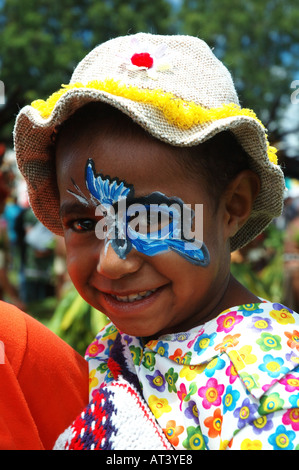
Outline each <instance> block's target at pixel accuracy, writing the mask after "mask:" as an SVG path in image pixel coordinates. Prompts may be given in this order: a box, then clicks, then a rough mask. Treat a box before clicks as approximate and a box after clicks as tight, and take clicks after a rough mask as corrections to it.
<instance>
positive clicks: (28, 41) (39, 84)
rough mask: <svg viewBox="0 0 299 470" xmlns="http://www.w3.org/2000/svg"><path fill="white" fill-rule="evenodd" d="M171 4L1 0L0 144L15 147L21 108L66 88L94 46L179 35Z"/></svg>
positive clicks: (137, 0)
mask: <svg viewBox="0 0 299 470" xmlns="http://www.w3.org/2000/svg"><path fill="white" fill-rule="evenodd" d="M171 12H172V8H171V5H170V3H169V2H168V1H167V0H155V2H149V1H148V0H132V1H130V2H123V1H122V0H103V1H98V2H95V1H92V0H81V1H80V2H78V1H77V0H63V1H61V2H59V1H57V0H54V1H53V0H22V1H20V0H2V1H1V0H0V37H1V41H0V79H1V80H2V81H3V82H4V85H5V98H6V100H5V101H6V103H5V106H2V107H1V108H0V141H1V140H2V141H5V142H6V143H8V144H11V131H12V126H13V122H14V119H15V115H16V114H17V112H18V109H19V108H21V107H22V106H24V105H25V104H28V103H30V102H31V101H32V100H34V99H36V98H46V97H47V96H48V95H49V94H50V93H52V92H53V91H55V90H56V89H58V88H60V86H61V84H62V83H67V82H68V81H69V79H70V75H71V73H72V71H73V69H74V67H75V66H76V65H77V63H78V62H79V61H80V60H81V59H82V58H83V57H84V56H85V55H86V53H87V52H88V51H89V50H90V49H92V48H93V47H94V46H95V45H97V44H99V43H101V42H103V41H106V40H108V39H110V38H112V37H114V36H117V35H125V34H128V33H136V32H138V31H145V32H153V33H160V34H165V33H171V32H174V30H173V28H172V26H171V25H172V21H171Z"/></svg>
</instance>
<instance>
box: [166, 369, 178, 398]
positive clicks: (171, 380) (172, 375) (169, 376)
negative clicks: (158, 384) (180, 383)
mask: <svg viewBox="0 0 299 470" xmlns="http://www.w3.org/2000/svg"><path fill="white" fill-rule="evenodd" d="M178 377H179V374H177V373H176V372H174V369H173V367H171V368H170V369H169V370H168V372H166V374H165V379H166V382H167V383H168V391H169V392H172V391H174V392H175V393H176V392H177V388H176V385H175V383H176V381H177V380H178Z"/></svg>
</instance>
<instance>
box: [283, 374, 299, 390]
mask: <svg viewBox="0 0 299 470" xmlns="http://www.w3.org/2000/svg"><path fill="white" fill-rule="evenodd" d="M279 382H280V383H281V384H283V385H284V386H285V390H286V392H294V391H295V390H299V379H298V378H297V377H296V376H295V375H293V374H287V375H286V376H285V377H284V379H283V380H280V381H279Z"/></svg>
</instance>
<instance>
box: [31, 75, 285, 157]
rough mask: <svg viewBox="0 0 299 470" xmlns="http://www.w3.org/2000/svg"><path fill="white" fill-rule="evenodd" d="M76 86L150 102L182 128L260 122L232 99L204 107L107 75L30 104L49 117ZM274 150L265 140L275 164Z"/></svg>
mask: <svg viewBox="0 0 299 470" xmlns="http://www.w3.org/2000/svg"><path fill="white" fill-rule="evenodd" d="M75 88H81V89H82V88H85V89H87V88H91V89H93V90H99V91H104V92H107V93H109V94H111V95H114V96H119V97H122V98H127V99H129V100H132V101H135V102H139V103H144V104H148V105H151V106H153V107H155V108H157V109H159V110H160V111H162V113H163V114H164V116H165V118H166V119H167V120H168V121H169V122H171V123H172V124H173V125H175V126H177V127H179V128H181V129H190V128H191V127H193V126H195V125H198V124H204V123H206V122H213V121H216V120H219V119H224V118H227V117H234V116H247V117H251V118H253V119H255V120H256V121H257V122H259V124H260V125H261V126H263V124H262V122H261V121H260V120H259V119H258V118H257V116H256V114H255V113H254V111H252V110H251V109H248V108H241V107H240V106H238V105H236V104H234V103H230V104H222V105H221V106H220V107H218V108H210V109H207V108H204V107H203V106H200V105H198V104H195V103H194V102H189V101H185V100H182V99H180V98H177V97H175V96H174V95H173V94H172V93H169V92H164V91H163V90H159V89H157V90H150V89H141V88H137V87H133V86H126V85H122V84H120V83H119V82H117V81H115V80H114V79H106V80H104V81H98V80H92V81H90V82H88V83H87V84H85V85H84V84H83V83H79V82H77V83H72V84H69V85H62V88H61V89H60V90H59V91H57V92H55V93H53V94H52V95H51V96H50V97H49V98H48V99H47V100H46V101H44V100H35V101H33V102H32V103H31V106H32V107H33V108H35V109H36V110H37V111H38V112H39V113H40V115H41V116H42V117H43V118H44V119H47V118H48V117H50V115H51V113H52V111H53V109H54V107H55V105H56V103H57V101H58V100H59V99H60V98H61V97H62V96H63V95H64V94H65V93H67V92H68V91H69V90H73V89H75ZM263 127H264V126H263ZM276 152H277V149H276V148H275V147H271V146H270V145H269V143H268V156H269V160H270V161H271V162H272V163H274V164H277V155H276Z"/></svg>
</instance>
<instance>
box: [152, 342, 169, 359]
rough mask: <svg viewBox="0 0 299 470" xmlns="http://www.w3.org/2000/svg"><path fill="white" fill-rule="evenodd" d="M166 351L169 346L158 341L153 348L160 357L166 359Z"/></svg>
mask: <svg viewBox="0 0 299 470" xmlns="http://www.w3.org/2000/svg"><path fill="white" fill-rule="evenodd" d="M168 349H169V344H168V343H165V342H163V341H159V342H158V343H157V345H156V348H155V350H156V352H157V353H158V354H160V356H165V357H168Z"/></svg>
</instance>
